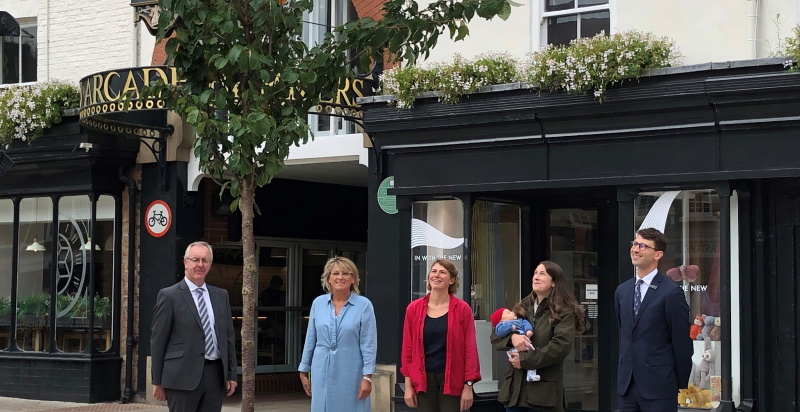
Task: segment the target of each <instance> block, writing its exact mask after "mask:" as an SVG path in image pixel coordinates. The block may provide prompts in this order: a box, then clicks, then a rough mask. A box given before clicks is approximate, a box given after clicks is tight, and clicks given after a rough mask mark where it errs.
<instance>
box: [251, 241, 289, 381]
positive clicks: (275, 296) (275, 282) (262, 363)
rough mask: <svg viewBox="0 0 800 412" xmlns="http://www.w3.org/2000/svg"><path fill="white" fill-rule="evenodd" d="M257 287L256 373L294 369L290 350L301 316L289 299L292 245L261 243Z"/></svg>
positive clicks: (257, 260) (257, 261) (257, 262)
mask: <svg viewBox="0 0 800 412" xmlns="http://www.w3.org/2000/svg"><path fill="white" fill-rule="evenodd" d="M257 250H258V255H257V256H258V258H257V259H256V264H257V266H258V279H257V280H256V290H257V291H258V301H257V303H256V313H257V315H258V318H257V319H258V320H257V322H256V342H255V345H256V372H260V373H266V372H277V371H282V370H290V369H291V368H290V367H289V365H290V363H291V362H290V359H291V357H292V356H291V353H290V352H291V351H289V350H287V348H290V347H291V346H288V344H289V342H290V341H292V339H291V331H292V330H294V329H296V323H297V318H298V317H297V316H292V311H291V310H290V309H289V308H288V307H287V306H291V305H290V302H289V301H291V299H288V300H287V294H286V291H287V287H288V285H289V282H290V279H289V268H290V264H289V262H290V259H291V256H292V253H291V247H290V246H289V245H282V244H275V243H267V244H262V243H259V247H258V249H257Z"/></svg>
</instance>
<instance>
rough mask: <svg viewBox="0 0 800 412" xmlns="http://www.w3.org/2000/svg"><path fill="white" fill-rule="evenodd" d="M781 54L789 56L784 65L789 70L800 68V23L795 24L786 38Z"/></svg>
mask: <svg viewBox="0 0 800 412" xmlns="http://www.w3.org/2000/svg"><path fill="white" fill-rule="evenodd" d="M781 54H782V55H784V56H786V57H789V60H787V61H786V62H785V63H784V66H785V67H786V68H788V69H790V70H800V65H798V63H799V62H800V25H798V26H795V28H794V29H793V30H792V35H791V36H789V37H787V38H786V41H785V43H784V48H783V52H782V53H781Z"/></svg>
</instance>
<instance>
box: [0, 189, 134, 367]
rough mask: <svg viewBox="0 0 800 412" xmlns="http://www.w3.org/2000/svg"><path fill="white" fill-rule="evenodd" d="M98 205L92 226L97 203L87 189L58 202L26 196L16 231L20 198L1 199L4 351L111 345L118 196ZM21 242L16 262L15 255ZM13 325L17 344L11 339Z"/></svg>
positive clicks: (0, 332)
mask: <svg viewBox="0 0 800 412" xmlns="http://www.w3.org/2000/svg"><path fill="white" fill-rule="evenodd" d="M95 208H96V213H95V215H94V216H95V225H94V227H92V226H91V222H92V219H91V216H92V213H93V212H95V210H93V207H92V201H91V198H90V197H89V196H88V195H81V196H66V197H61V198H58V202H57V203H53V199H51V198H49V197H39V198H25V199H21V200H20V201H19V208H18V211H17V216H18V222H19V224H18V226H17V227H16V229H17V230H16V234H15V233H14V226H13V222H14V215H15V210H14V204H13V201H11V200H9V199H0V239H1V240H0V350H11V349H13V350H19V351H23V352H52V351H58V352H64V353H79V352H92V351H107V350H109V349H110V348H111V340H112V338H111V335H112V333H111V332H112V327H111V324H112V319H114V317H115V316H116V314H115V313H113V312H112V307H113V304H112V303H113V302H114V299H115V297H114V295H113V291H114V282H115V273H116V271H115V270H114V268H115V267H116V265H117V264H118V263H117V262H114V253H113V251H114V239H115V238H116V234H115V233H114V228H115V219H116V215H117V213H118V210H117V209H118V205H117V200H116V199H115V198H114V197H113V196H105V195H104V196H100V197H99V198H98V200H97V202H96V206H95ZM54 209H55V210H54ZM54 213H55V215H56V216H58V221H57V222H53V216H54ZM15 236H16V237H15ZM14 242H16V243H17V244H18V254H17V265H16V267H13V266H12V259H11V257H12V245H13V244H14ZM14 280H16V290H15V291H12V290H11V285H12V284H13V283H12V282H13V281H14ZM12 292H14V293H12ZM12 294H13V295H14V299H16V307H15V308H14V307H13V306H12V305H11V299H12ZM53 297H55V301H53ZM53 310H54V311H55V312H53ZM53 313H55V316H52V315H53ZM12 324H15V325H16V328H15V330H13V332H15V336H16V338H15V342H14V343H15V344H16V347H15V348H12V345H13V343H12V342H9V339H11V336H9V335H10V332H12V330H11V326H10V325H12ZM92 324H93V326H91V325H92ZM92 342H93V345H90V343H92ZM53 345H55V346H53Z"/></svg>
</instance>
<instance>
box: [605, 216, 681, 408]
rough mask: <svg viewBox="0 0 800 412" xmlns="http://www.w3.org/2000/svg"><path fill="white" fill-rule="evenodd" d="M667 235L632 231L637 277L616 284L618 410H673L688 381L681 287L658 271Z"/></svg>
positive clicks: (665, 248)
mask: <svg viewBox="0 0 800 412" xmlns="http://www.w3.org/2000/svg"><path fill="white" fill-rule="evenodd" d="M666 250H667V238H666V236H664V234H663V233H661V232H660V231H659V230H657V229H653V228H647V229H641V230H639V231H638V232H636V240H634V241H632V242H631V262H632V263H633V266H635V267H636V276H634V277H633V278H632V279H629V280H627V281H625V282H624V283H622V284H621V285H619V287H617V291H616V294H615V305H616V310H617V321H618V322H619V370H618V371H617V395H618V398H617V399H618V407H619V411H620V412H675V411H676V410H677V409H678V389H681V388H686V387H687V385H688V384H689V374H690V373H691V370H692V352H693V346H692V339H691V338H690V337H689V327H690V325H691V320H690V319H689V304H688V303H686V298H685V297H684V295H683V289H682V288H681V287H680V286H678V285H677V284H675V283H674V282H672V281H671V280H669V279H667V278H666V277H665V276H664V275H663V274H662V273H661V272H659V271H658V261H659V260H660V259H661V258H662V257H663V256H664V252H665V251H666Z"/></svg>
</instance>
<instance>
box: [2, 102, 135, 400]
mask: <svg viewBox="0 0 800 412" xmlns="http://www.w3.org/2000/svg"><path fill="white" fill-rule="evenodd" d="M74 112H75V113H71V112H70V113H66V114H65V116H64V117H63V121H62V122H61V123H60V124H58V125H56V126H53V127H51V128H49V129H47V130H46V131H45V134H44V135H43V136H41V137H39V138H38V139H37V140H35V141H34V142H32V143H31V144H30V145H28V143H25V142H14V143H12V145H11V146H10V147H8V148H6V150H5V151H4V153H3V155H4V157H5V160H6V163H5V164H4V168H3V174H2V177H0V218H1V219H2V222H1V223H0V231H1V232H2V235H0V239H1V240H0V300H1V301H0V381H2V382H3V385H0V396H12V397H20V398H33V399H47V400H64V401H73V402H100V401H110V400H117V399H119V398H120V376H121V371H122V367H123V361H122V356H121V353H120V352H121V350H122V351H123V352H124V349H125V345H124V344H122V345H121V344H120V319H121V316H120V311H121V308H120V302H121V298H120V296H121V293H122V289H121V286H120V283H121V282H120V281H121V273H120V268H121V265H120V261H121V259H122V255H121V249H122V248H121V247H120V246H121V241H122V203H123V200H122V199H123V193H124V187H125V184H124V180H122V179H121V176H125V175H124V174H125V173H127V169H128V168H129V167H130V166H132V165H133V164H134V162H135V159H136V154H137V152H138V151H139V142H138V140H126V139H118V138H115V137H113V136H110V135H107V134H102V133H97V132H90V131H87V130H86V129H84V128H83V127H81V126H80V125H79V123H78V116H77V111H74ZM90 149H91V150H90Z"/></svg>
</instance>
